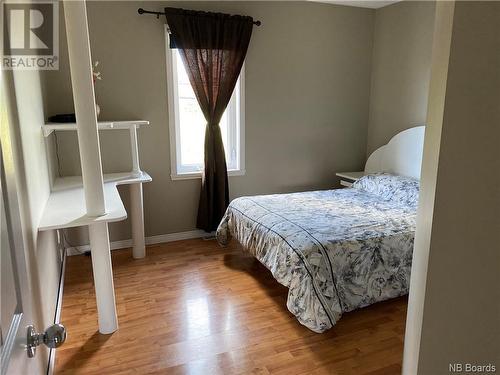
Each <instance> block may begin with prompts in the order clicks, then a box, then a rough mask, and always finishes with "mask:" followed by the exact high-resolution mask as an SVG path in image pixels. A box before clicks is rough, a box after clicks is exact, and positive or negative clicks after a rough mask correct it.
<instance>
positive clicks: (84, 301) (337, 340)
mask: <svg viewBox="0 0 500 375" xmlns="http://www.w3.org/2000/svg"><path fill="white" fill-rule="evenodd" d="M112 258H113V268H114V282H115V289H116V301H117V309H118V320H119V330H118V331H117V332H115V333H113V334H111V335H101V334H99V332H98V327H97V311H96V305H95V295H94V288H93V282H92V268H91V261H90V258H89V257H86V256H74V257H69V258H68V260H67V267H66V277H65V287H64V298H63V309H62V319H61V320H62V322H63V323H64V324H65V325H66V328H67V331H68V339H67V341H66V343H65V344H64V345H63V346H62V347H61V348H59V349H58V351H57V356H56V374H89V375H91V374H124V375H125V374H126V375H128V374H173V375H176V374H191V375H196V374H203V375H205V374H235V375H238V374H264V375H270V374H287V375H292V374H297V375H298V374H333V375H335V374H362V373H364V374H372V375H375V374H399V373H400V372H401V360H402V351H403V335H404V325H405V316H406V304H407V300H406V298H398V299H395V300H391V301H387V302H382V303H378V304H376V305H373V306H370V307H367V308H365V309H361V310H358V311H354V312H352V313H348V314H345V315H344V316H343V317H342V319H341V320H340V321H339V323H338V324H337V325H336V326H335V327H334V328H333V329H331V330H330V331H328V332H326V333H323V334H317V333H314V332H312V331H310V330H308V329H307V328H305V327H303V326H302V325H300V324H299V323H298V322H297V320H296V319H295V318H294V317H293V315H292V314H290V312H288V310H287V308H286V299H287V289H286V288H284V287H283V286H281V285H280V284H278V283H277V282H276V281H275V280H274V279H273V277H272V276H271V274H270V273H269V271H268V270H267V269H266V268H265V267H263V266H262V265H261V264H260V263H259V262H258V261H256V260H255V259H254V258H252V257H250V256H248V255H246V254H244V253H243V251H242V249H241V247H240V246H239V245H238V244H236V243H235V242H233V243H232V244H231V245H230V246H228V247H226V248H221V247H219V246H218V245H217V243H216V242H215V241H205V240H186V241H179V242H172V243H168V244H162V245H155V246H150V247H148V249H147V257H146V258H145V259H141V260H134V259H132V256H131V251H130V250H120V251H113V253H112Z"/></svg>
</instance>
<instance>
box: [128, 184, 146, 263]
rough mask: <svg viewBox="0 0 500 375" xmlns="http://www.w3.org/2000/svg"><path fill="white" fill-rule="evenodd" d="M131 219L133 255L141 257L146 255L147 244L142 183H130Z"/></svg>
mask: <svg viewBox="0 0 500 375" xmlns="http://www.w3.org/2000/svg"><path fill="white" fill-rule="evenodd" d="M130 205H131V207H130V210H131V213H132V214H131V215H130V219H131V221H132V240H133V241H134V247H133V249H132V256H133V257H134V259H141V258H144V257H145V256H146V246H145V242H144V208H143V202H142V184H132V185H130Z"/></svg>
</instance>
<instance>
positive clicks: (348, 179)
mask: <svg viewBox="0 0 500 375" xmlns="http://www.w3.org/2000/svg"><path fill="white" fill-rule="evenodd" d="M366 174H368V173H366V172H339V173H336V175H337V176H339V177H340V185H342V186H345V187H351V186H352V184H353V183H354V182H356V181H357V180H359V179H360V178H361V177H363V176H364V175H366Z"/></svg>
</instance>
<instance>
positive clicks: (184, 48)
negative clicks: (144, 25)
mask: <svg viewBox="0 0 500 375" xmlns="http://www.w3.org/2000/svg"><path fill="white" fill-rule="evenodd" d="M165 14H166V17H167V23H168V27H169V29H170V33H171V36H170V40H171V47H173V48H178V49H179V52H180V54H181V56H182V60H183V62H184V65H185V67H186V71H187V74H188V76H189V80H190V82H191V86H193V90H194V92H195V94H196V98H197V99H198V103H199V104H200V107H201V110H202V111H203V114H204V116H205V119H206V120H207V126H206V129H205V168H204V171H203V177H202V183H201V192H200V202H199V206H198V220H197V227H198V228H200V229H203V230H205V231H207V232H211V231H213V230H215V229H217V226H218V225H219V222H220V220H221V218H222V216H223V215H224V212H225V210H226V208H227V206H228V204H229V186H228V180H227V167H226V158H225V154H224V145H223V143H222V137H221V132H220V128H219V121H220V119H221V117H222V115H223V113H224V111H225V109H226V107H227V105H228V103H229V100H230V99H231V95H232V93H233V90H234V87H235V85H236V82H237V80H238V76H239V74H240V71H241V67H242V65H243V61H244V60H245V55H246V53H247V49H248V44H249V43H250V37H251V35H252V27H253V19H252V18H251V17H246V16H230V15H227V14H220V13H207V12H197V11H191V10H183V9H177V8H165Z"/></svg>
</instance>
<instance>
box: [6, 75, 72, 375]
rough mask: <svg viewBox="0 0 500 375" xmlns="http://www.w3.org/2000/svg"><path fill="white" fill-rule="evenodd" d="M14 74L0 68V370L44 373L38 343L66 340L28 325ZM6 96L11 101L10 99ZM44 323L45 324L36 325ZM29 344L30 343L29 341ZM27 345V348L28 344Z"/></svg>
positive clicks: (58, 332) (56, 330) (60, 333)
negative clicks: (14, 121)
mask: <svg viewBox="0 0 500 375" xmlns="http://www.w3.org/2000/svg"><path fill="white" fill-rule="evenodd" d="M9 84H12V76H11V75H10V73H8V72H5V71H4V72H2V71H0V89H1V91H0V141H1V142H0V161H1V163H0V164H1V166H0V180H1V183H0V190H1V195H2V200H1V207H0V215H1V222H0V236H1V237H0V243H1V258H0V272H1V274H0V283H1V286H0V289H1V294H0V313H1V315H0V345H1V375H4V374H13V375H17V374H23V375H24V374H30V375H31V374H34V375H36V374H43V373H46V371H47V369H46V368H42V367H43V365H42V361H41V360H40V359H38V360H37V359H36V358H35V355H34V354H36V353H35V352H36V350H34V349H36V345H39V344H41V343H46V344H47V345H48V346H49V347H50V346H53V347H56V346H59V345H60V344H61V343H62V342H64V339H65V337H66V336H65V332H64V327H62V326H53V327H50V328H49V329H48V330H47V331H46V332H47V334H40V335H37V334H35V335H32V336H31V339H28V327H29V326H30V325H31V324H33V315H32V305H33V295H32V293H31V288H30V286H29V280H28V268H27V263H26V257H25V244H24V237H23V233H22V222H21V211H20V206H19V201H18V194H17V189H18V186H17V180H16V179H17V176H16V169H15V168H16V167H15V159H14V151H13V150H14V149H15V145H14V138H13V136H12V135H11V134H12V133H11V127H10V122H11V119H12V117H11V115H12V113H9V108H12V107H13V103H12V99H13V98H7V94H8V93H9V92H11V91H10V90H8V89H7V88H8V87H9V86H8V85H9ZM8 99H10V100H8ZM37 328H45V327H37ZM30 341H31V343H32V344H33V345H32V346H30V345H28V344H29V342H30ZM30 348H31V349H30Z"/></svg>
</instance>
